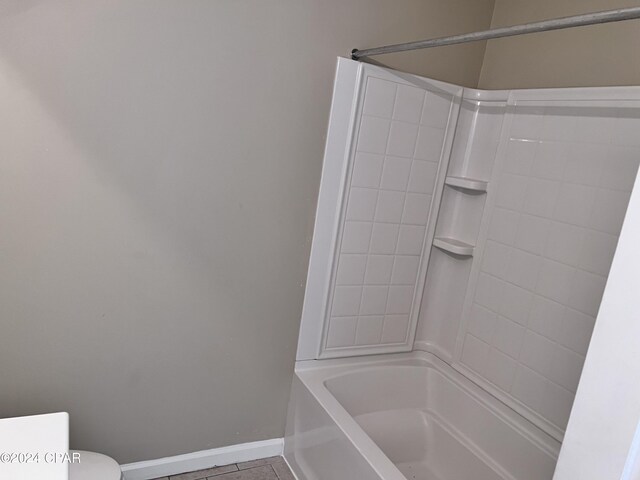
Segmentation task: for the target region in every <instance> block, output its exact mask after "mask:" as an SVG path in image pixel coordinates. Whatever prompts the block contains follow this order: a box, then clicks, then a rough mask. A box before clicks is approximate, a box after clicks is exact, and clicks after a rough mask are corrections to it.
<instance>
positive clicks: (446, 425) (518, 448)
mask: <svg viewBox="0 0 640 480" xmlns="http://www.w3.org/2000/svg"><path fill="white" fill-rule="evenodd" d="M290 402H291V403H290V405H289V412H288V417H287V432H286V436H285V458H286V459H287V461H288V462H289V465H290V466H291V468H292V470H293V472H294V473H295V474H296V476H297V477H298V479H299V480H374V479H375V480H378V479H384V480H405V479H407V480H551V478H552V477H553V471H554V468H555V464H556V460H557V457H558V452H559V449H560V444H559V442H557V441H556V440H555V439H553V438H552V437H550V436H548V435H547V434H545V433H544V432H543V431H541V430H540V429H538V428H537V427H535V426H534V425H533V424H531V423H529V422H528V421H527V420H525V419H524V418H523V417H521V416H520V415H518V414H517V413H515V412H514V411H513V410H511V409H509V408H508V407H506V406H505V405H504V404H502V403H500V402H499V401H498V400H497V399H495V398H494V397H492V396H491V395H489V394H487V393H486V392H484V391H483V390H481V389H480V388H479V387H477V386H476V385H475V384H473V383H472V382H471V381H469V380H468V379H466V378H465V377H463V376H462V375H461V374H459V373H458V372H456V371H455V370H454V369H453V368H452V367H451V366H449V365H448V364H446V363H444V362H442V361H441V360H439V359H438V358H437V357H435V356H433V355H431V354H428V353H424V352H411V353H406V354H394V355H379V356H370V357H357V358H349V359H335V360H321V361H317V360H311V361H304V362H298V364H297V365H296V372H295V375H294V381H293V385H292V395H291V400H290Z"/></svg>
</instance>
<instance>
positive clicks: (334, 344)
mask: <svg viewBox="0 0 640 480" xmlns="http://www.w3.org/2000/svg"><path fill="white" fill-rule="evenodd" d="M364 88H365V94H364V102H363V108H362V112H361V116H360V119H359V133H358V135H357V138H356V139H355V140H354V141H355V142H356V144H355V145H356V148H355V153H354V155H353V157H354V158H353V160H352V162H353V168H352V171H351V175H350V177H349V179H348V183H347V187H346V192H345V200H344V201H345V203H346V210H345V214H344V217H343V222H344V223H343V228H342V235H341V238H339V239H338V252H337V273H336V276H335V280H334V283H333V285H332V286H331V288H330V290H331V295H330V301H329V306H328V311H327V316H328V319H327V320H328V328H327V329H326V338H325V342H324V352H325V353H326V352H330V351H342V352H345V351H346V350H349V349H353V348H354V347H355V348H362V347H377V346H390V345H407V341H408V339H409V335H410V332H409V328H410V325H411V316H412V305H413V299H414V290H415V289H416V284H417V276H418V271H419V265H420V261H421V256H422V252H423V246H424V242H425V235H426V232H427V225H428V223H429V214H430V210H431V202H432V196H433V192H434V188H435V185H436V180H437V174H438V166H439V163H440V160H441V155H442V150H443V144H444V141H445V131H446V127H447V124H448V121H449V114H450V111H451V106H452V102H453V96H452V95H448V94H443V93H432V92H431V91H428V90H425V89H422V88H418V87H416V86H412V85H407V84H405V83H398V82H394V81H390V80H388V79H383V78H377V77H375V76H369V77H368V78H367V79H366V85H365V87H364Z"/></svg>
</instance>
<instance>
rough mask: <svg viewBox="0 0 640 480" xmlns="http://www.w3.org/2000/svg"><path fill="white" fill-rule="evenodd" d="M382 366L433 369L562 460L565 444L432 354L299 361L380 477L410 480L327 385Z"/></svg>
mask: <svg viewBox="0 0 640 480" xmlns="http://www.w3.org/2000/svg"><path fill="white" fill-rule="evenodd" d="M381 367H409V368H411V367H413V368H416V367H417V368H432V369H433V370H435V371H437V372H438V373H439V374H441V375H442V376H443V377H445V378H446V379H447V380H448V381H451V382H452V383H453V384H454V385H455V386H457V387H458V388H460V389H461V390H462V391H463V392H464V393H465V394H467V395H470V396H471V398H472V399H473V400H475V401H477V402H479V403H481V404H482V405H483V406H485V407H486V408H487V409H488V410H489V411H490V413H491V414H493V415H495V416H497V417H498V418H499V419H500V420H502V421H504V422H505V423H506V424H507V425H508V426H509V427H510V428H513V429H514V430H515V431H516V432H517V433H518V434H520V435H522V436H523V437H524V438H526V439H527V440H528V441H530V442H531V443H532V444H534V445H535V446H536V447H538V448H539V449H540V450H541V451H542V452H544V453H545V454H547V455H549V456H550V457H552V458H553V459H554V460H556V461H557V458H558V455H559V452H560V446H561V444H560V442H558V441H557V440H556V439H554V438H553V437H551V436H550V435H548V434H547V433H545V432H544V431H543V430H541V429H540V428H539V427H537V426H535V425H534V424H533V423H531V422H530V421H529V420H527V419H526V418H524V417H523V416H522V415H520V414H519V413H517V412H516V411H514V410H513V409H512V408H510V407H509V406H508V405H506V404H504V403H503V402H502V401H500V400H499V399H498V398H496V397H494V396H493V395H491V394H490V393H488V392H486V391H485V390H483V389H482V387H480V386H479V385H477V384H476V383H474V382H473V381H471V380H470V379H469V378H467V377H465V376H464V375H463V374H461V373H460V372H458V371H457V370H455V369H454V368H453V367H452V366H451V365H449V364H447V363H446V362H444V361H442V360H441V359H439V358H438V357H437V356H435V355H433V354H431V353H428V352H422V351H412V352H405V353H395V354H382V355H371V356H366V357H345V358H333V359H322V360H302V361H298V362H296V366H295V374H296V375H297V376H298V378H299V379H300V381H301V382H302V384H303V385H304V386H305V387H306V388H307V389H308V390H309V391H310V392H311V393H312V395H313V396H314V398H315V399H316V400H317V401H318V404H319V405H320V407H321V408H322V409H323V410H325V411H326V413H327V414H328V415H329V417H330V418H331V419H332V421H333V422H334V423H335V424H336V426H337V428H339V429H340V431H341V432H342V434H343V435H345V436H346V438H348V439H349V441H350V442H351V443H352V444H353V445H354V446H355V447H356V449H357V450H358V452H359V453H360V454H361V455H362V456H363V458H364V460H365V461H366V462H367V463H368V464H369V465H370V466H371V468H372V469H373V470H374V471H375V472H376V473H377V474H378V475H379V476H380V478H384V479H385V480H406V477H405V476H404V475H403V474H402V472H400V470H399V469H398V468H397V467H396V466H395V464H393V462H392V461H391V460H390V459H389V458H388V457H387V456H386V454H385V453H384V452H383V451H382V449H381V448H380V447H379V446H378V445H377V444H376V443H375V442H374V441H373V440H372V439H371V438H370V437H369V435H368V434H367V433H366V432H365V431H364V430H363V429H362V427H361V426H360V425H359V424H358V423H357V422H356V420H355V419H354V418H353V417H352V416H351V414H350V413H349V412H348V411H347V410H346V409H345V408H344V407H343V406H342V404H341V403H340V402H339V401H338V399H337V398H336V397H335V396H334V395H333V393H332V392H331V391H330V390H329V388H328V387H327V385H326V383H325V382H327V381H329V380H331V379H333V378H338V377H342V376H345V375H350V374H354V373H358V372H364V371H370V370H375V369H377V368H381ZM473 452H474V454H476V455H477V454H478V452H477V451H475V450H474V451H473ZM480 457H481V458H482V460H483V461H485V462H486V463H487V464H488V465H489V466H491V467H492V468H493V469H494V470H496V471H497V473H499V474H501V475H505V474H506V475H507V476H506V478H512V477H511V476H510V475H509V474H508V473H507V472H505V471H504V470H503V469H502V468H501V467H500V465H499V464H497V463H496V462H495V461H493V459H492V458H491V457H489V456H487V455H482V454H481V455H480ZM496 467H497V468H496Z"/></svg>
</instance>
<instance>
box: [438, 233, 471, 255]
mask: <svg viewBox="0 0 640 480" xmlns="http://www.w3.org/2000/svg"><path fill="white" fill-rule="evenodd" d="M433 246H434V247H437V248H439V249H440V250H444V251H445V252H449V253H453V254H455V255H460V256H463V257H472V256H473V249H474V246H473V245H469V244H468V243H465V242H462V241H460V240H456V239H455V238H448V237H436V238H434V239H433Z"/></svg>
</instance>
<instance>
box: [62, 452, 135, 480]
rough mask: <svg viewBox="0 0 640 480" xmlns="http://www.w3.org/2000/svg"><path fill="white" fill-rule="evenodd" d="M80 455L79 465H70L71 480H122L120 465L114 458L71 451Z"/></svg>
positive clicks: (71, 453)
mask: <svg viewBox="0 0 640 480" xmlns="http://www.w3.org/2000/svg"><path fill="white" fill-rule="evenodd" d="M74 453H77V454H79V455H80V457H79V458H80V462H79V463H71V464H69V480H122V479H123V476H122V471H121V470H120V465H118V462H116V461H115V460H114V459H113V458H111V457H107V456H106V455H102V454H101V453H94V452H85V451H84V450H70V451H69V454H70V455H72V456H73V454H74Z"/></svg>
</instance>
